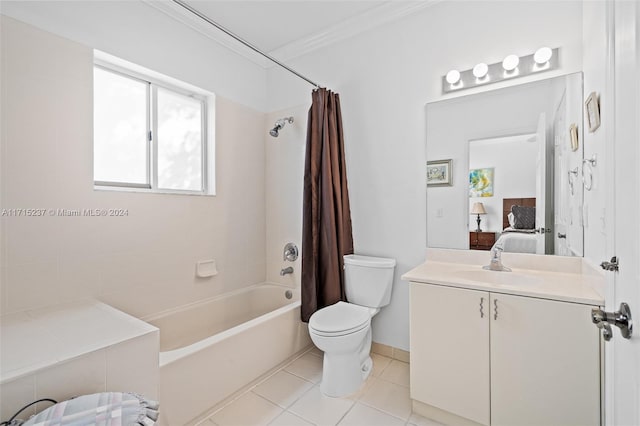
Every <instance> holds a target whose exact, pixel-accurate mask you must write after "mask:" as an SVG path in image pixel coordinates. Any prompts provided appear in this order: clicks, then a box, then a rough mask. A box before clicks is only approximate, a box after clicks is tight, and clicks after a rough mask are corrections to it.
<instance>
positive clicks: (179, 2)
mask: <svg viewBox="0 0 640 426" xmlns="http://www.w3.org/2000/svg"><path fill="white" fill-rule="evenodd" d="M173 2H174V3H175V4H177V5H179V6H182V7H183V8H184V9H186V10H188V11H189V12H191V13H193V14H194V15H196V16H197V17H198V18H200V19H202V20H204V21H206V22H207V23H209V24H210V25H213V26H214V27H216V28H217V29H219V30H220V31H222V32H223V33H225V34H227V35H228V36H230V37H233V38H234V39H236V40H238V41H239V42H240V43H242V44H244V45H245V46H247V47H248V48H249V49H251V50H253V51H254V52H256V53H258V54H260V55H262V56H264V57H265V58H267V59H268V60H270V61H271V62H273V63H274V64H276V65H278V66H280V67H282V68H284V69H285V70H287V71H289V72H290V73H292V74H294V75H295V76H296V77H298V78H301V79H303V80H304V81H306V82H307V83H309V84H312V85H314V86H315V87H316V88H318V89H319V88H320V85H319V84H318V83H314V82H313V81H311V80H309V79H308V78H307V77H305V76H304V75H302V74H300V73H298V72H297V71H295V70H293V69H291V68H289V67H288V66H286V65H285V64H283V63H282V62H280V61H278V60H277V59H275V58H274V57H272V56H270V55H268V54H266V53H264V52H263V51H262V50H260V49H258V48H257V47H255V46H254V45H253V44H251V43H249V42H248V41H246V40H244V39H243V38H242V37H240V36H237V35H236V34H234V33H232V32H231V31H229V30H228V29H226V28H225V27H223V26H222V25H220V24H218V23H217V22H216V21H214V20H212V19H210V18H209V17H208V16H206V15H204V14H202V13H200V12H199V11H198V10H197V9H194V8H193V7H191V6H189V5H188V4H187V3H185V2H184V1H182V0H173Z"/></svg>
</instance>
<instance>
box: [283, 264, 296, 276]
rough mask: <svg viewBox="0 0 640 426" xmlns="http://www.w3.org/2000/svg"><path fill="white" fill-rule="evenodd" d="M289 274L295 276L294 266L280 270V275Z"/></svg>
mask: <svg viewBox="0 0 640 426" xmlns="http://www.w3.org/2000/svg"><path fill="white" fill-rule="evenodd" d="M287 274H293V267H292V266H287V267H286V268H284V269H280V275H281V276H285V275H287Z"/></svg>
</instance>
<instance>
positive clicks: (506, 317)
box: [412, 293, 600, 426]
mask: <svg viewBox="0 0 640 426" xmlns="http://www.w3.org/2000/svg"><path fill="white" fill-rule="evenodd" d="M591 308H592V306H588V305H581V304H577V303H566V302H558V301H552V300H543V299H535V298H530V297H522V296H511V295H504V294H494V293H492V294H491V425H492V426H517V425H531V426H539V425H563V426H570V425H576V426H588V425H594V426H595V425H599V424H600V336H599V334H598V331H597V329H596V330H594V327H593V325H592V324H591V323H590V320H591ZM412 368H413V365H412Z"/></svg>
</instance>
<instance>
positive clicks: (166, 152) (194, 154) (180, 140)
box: [156, 87, 203, 191]
mask: <svg viewBox="0 0 640 426" xmlns="http://www.w3.org/2000/svg"><path fill="white" fill-rule="evenodd" d="M157 106H158V118H157V119H158V134H157V136H156V137H157V150H158V188H164V189H181V190H191V191H201V190H202V189H203V188H202V180H203V179H202V155H203V152H202V146H203V144H202V137H203V135H202V102H201V101H200V100H197V99H194V98H192V97H188V96H184V95H181V94H179V93H176V92H172V91H169V90H165V89H163V88H161V87H158V89H157Z"/></svg>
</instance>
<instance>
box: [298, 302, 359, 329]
mask: <svg viewBox="0 0 640 426" xmlns="http://www.w3.org/2000/svg"><path fill="white" fill-rule="evenodd" d="M369 321H371V314H370V313H369V309H367V308H365V307H364V306H358V305H354V304H352V303H345V302H338V303H335V304H333V305H331V306H327V307H326V308H322V309H320V310H319V311H316V312H315V313H314V314H313V315H311V318H309V327H310V328H312V329H313V330H315V331H319V332H321V333H336V334H344V332H346V331H351V330H354V329H361V328H362V327H363V326H365V325H366V324H367V323H369Z"/></svg>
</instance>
